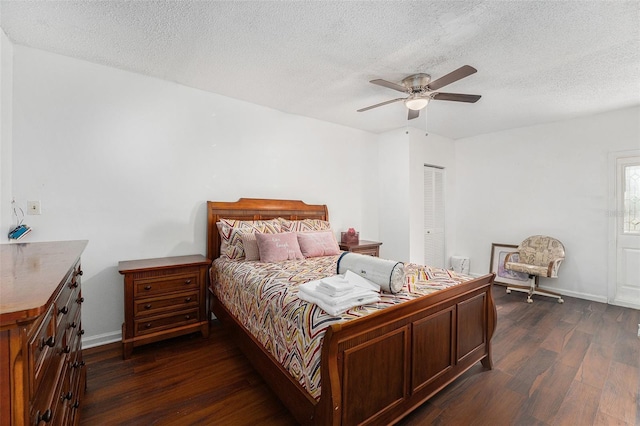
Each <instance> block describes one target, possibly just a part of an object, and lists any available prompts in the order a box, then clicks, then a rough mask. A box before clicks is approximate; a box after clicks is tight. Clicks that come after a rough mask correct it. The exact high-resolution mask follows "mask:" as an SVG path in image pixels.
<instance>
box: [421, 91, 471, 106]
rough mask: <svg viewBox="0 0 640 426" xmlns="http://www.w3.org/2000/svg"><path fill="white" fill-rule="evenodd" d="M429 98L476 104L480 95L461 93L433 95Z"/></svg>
mask: <svg viewBox="0 0 640 426" xmlns="http://www.w3.org/2000/svg"><path fill="white" fill-rule="evenodd" d="M431 97H432V98H433V99H435V100H438V101H456V102H469V103H475V102H478V99H480V98H481V96H480V95H463V94H461V93H442V92H438V93H434V94H433V95H431Z"/></svg>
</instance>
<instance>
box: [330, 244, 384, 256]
mask: <svg viewBox="0 0 640 426" xmlns="http://www.w3.org/2000/svg"><path fill="white" fill-rule="evenodd" d="M381 245H382V243H380V242H378V241H367V240H360V242H357V243H340V250H344V251H350V252H353V253H360V254H366V255H369V256H375V257H379V256H380V246H381Z"/></svg>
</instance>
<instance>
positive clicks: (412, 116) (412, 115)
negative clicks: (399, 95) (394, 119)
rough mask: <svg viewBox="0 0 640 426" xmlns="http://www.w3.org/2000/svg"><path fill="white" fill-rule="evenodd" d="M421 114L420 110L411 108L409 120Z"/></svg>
mask: <svg viewBox="0 0 640 426" xmlns="http://www.w3.org/2000/svg"><path fill="white" fill-rule="evenodd" d="M419 115H420V110H419V109H417V110H413V109H410V110H409V115H408V116H407V120H413V119H414V118H418V116H419Z"/></svg>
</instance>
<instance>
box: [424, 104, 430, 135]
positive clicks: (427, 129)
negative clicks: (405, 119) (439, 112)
mask: <svg viewBox="0 0 640 426" xmlns="http://www.w3.org/2000/svg"><path fill="white" fill-rule="evenodd" d="M428 116H429V108H425V109H424V135H425V136H429V119H428V118H427V117H428Z"/></svg>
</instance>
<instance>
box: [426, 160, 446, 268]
mask: <svg viewBox="0 0 640 426" xmlns="http://www.w3.org/2000/svg"><path fill="white" fill-rule="evenodd" d="M444 236H445V234H444V169H443V168H441V167H436V166H427V165H425V166H424V264H425V265H429V266H436V267H439V268H444V267H445V264H444V242H445V240H444Z"/></svg>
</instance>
